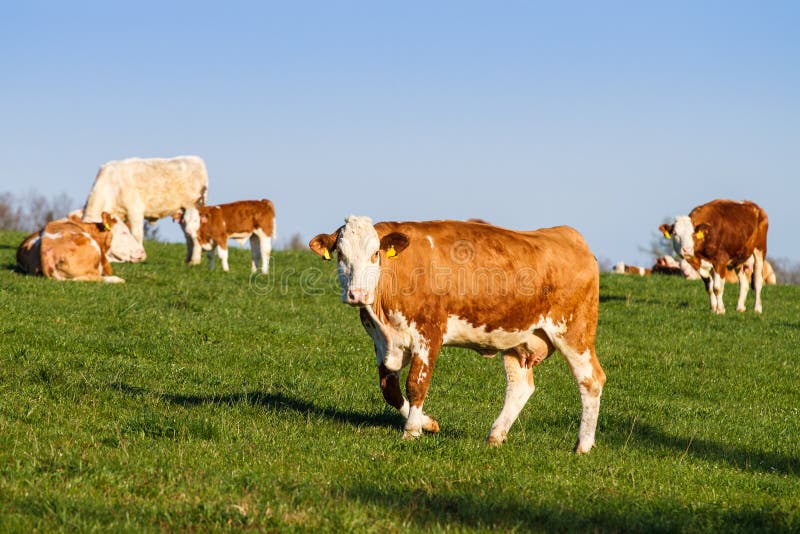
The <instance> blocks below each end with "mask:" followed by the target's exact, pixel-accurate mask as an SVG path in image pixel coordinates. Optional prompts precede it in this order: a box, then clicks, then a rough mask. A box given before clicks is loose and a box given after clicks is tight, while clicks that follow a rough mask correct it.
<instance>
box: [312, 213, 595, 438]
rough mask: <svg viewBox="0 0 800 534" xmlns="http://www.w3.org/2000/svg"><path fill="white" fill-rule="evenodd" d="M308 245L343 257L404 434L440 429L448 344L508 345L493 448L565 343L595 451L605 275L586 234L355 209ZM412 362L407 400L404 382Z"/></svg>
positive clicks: (490, 348)
mask: <svg viewBox="0 0 800 534" xmlns="http://www.w3.org/2000/svg"><path fill="white" fill-rule="evenodd" d="M309 247H310V248H311V250H313V251H314V252H316V253H317V254H318V255H320V256H321V257H323V258H325V259H331V258H332V257H333V256H334V255H335V256H336V258H337V263H338V272H339V282H340V284H341V289H342V301H343V302H345V303H346V304H349V305H351V306H355V307H358V308H359V312H360V315H361V323H362V324H363V326H364V328H365V330H366V331H367V333H368V334H369V335H370V337H371V338H372V341H373V343H374V345H375V354H376V357H377V363H378V374H379V377H380V387H381V390H382V392H383V397H384V399H385V400H386V402H387V403H388V404H389V405H391V406H393V407H394V408H396V409H397V410H398V411H399V412H400V413H401V414H402V415H403V417H405V419H406V423H405V430H404V433H403V437H404V439H414V438H417V437H418V436H419V435H420V434H421V433H422V431H423V430H424V431H427V432H438V431H439V424H438V423H437V422H436V420H435V419H434V418H433V417H431V416H430V415H429V414H427V413H425V412H423V409H422V406H423V402H424V401H425V396H426V395H427V392H428V386H429V384H430V380H431V375H432V374H433V370H434V366H435V364H436V359H437V356H438V355H439V349H440V348H441V347H442V346H443V345H452V346H458V347H465V348H469V349H473V350H475V351H477V352H478V353H480V354H482V355H484V356H493V355H495V354H496V353H497V352H498V351H500V352H502V353H503V364H504V366H505V371H506V378H507V388H506V400H505V404H504V406H503V409H502V411H501V412H500V415H499V416H498V418H497V419H496V420H495V422H494V424H493V425H492V429H491V431H490V433H489V436H488V438H487V440H488V442H489V444H491V445H499V444H500V443H502V442H503V441H505V440H506V436H507V434H508V431H509V428H510V427H511V425H512V424H513V423H514V421H515V420H516V419H517V416H518V415H519V413H520V411H521V410H522V408H523V407H524V406H525V403H526V402H527V401H528V398H529V397H530V396H531V394H532V393H533V391H534V384H533V369H532V367H533V366H534V365H538V364H539V363H541V362H542V361H543V360H544V359H545V358H547V357H548V356H549V355H550V354H551V353H552V352H553V351H555V350H556V349H558V350H559V351H560V352H561V353H562V355H563V356H564V358H565V359H566V361H567V364H568V365H569V367H570V369H571V371H572V374H573V376H574V377H575V380H576V381H577V383H578V389H579V391H580V395H581V403H582V405H583V413H582V416H581V421H580V428H579V430H578V442H577V444H576V446H575V451H576V452H578V453H586V452H589V450H590V449H591V448H592V447H593V445H594V442H595V429H596V426H597V417H598V413H599V410H600V395H601V392H602V390H603V385H604V384H605V381H606V376H605V373H604V372H603V369H602V368H601V367H600V363H599V361H598V360H597V355H596V353H595V333H596V329H597V312H598V303H599V274H598V267H597V261H596V260H595V257H594V255H593V254H592V252H591V251H590V250H589V247H588V246H587V245H586V242H585V241H584V240H583V238H582V237H581V235H580V234H579V233H578V232H577V231H575V230H574V229H572V228H569V227H566V226H560V227H556V228H546V229H541V230H536V231H531V232H516V231H512V230H507V229H504V228H499V227H496V226H492V225H489V224H485V223H471V222H461V221H433V222H382V223H378V224H376V225H373V224H372V221H371V220H370V219H369V218H368V217H356V216H350V217H348V218H347V219H346V220H345V225H344V226H342V227H340V228H339V229H337V230H336V231H334V232H333V233H332V234H320V235H318V236H316V237H315V238H314V239H312V240H311V242H310V243H309ZM407 365H410V369H409V372H408V377H407V380H406V393H407V395H408V400H406V399H405V398H404V397H403V394H402V392H401V390H400V382H399V380H400V377H399V371H400V369H401V368H403V367H405V366H407Z"/></svg>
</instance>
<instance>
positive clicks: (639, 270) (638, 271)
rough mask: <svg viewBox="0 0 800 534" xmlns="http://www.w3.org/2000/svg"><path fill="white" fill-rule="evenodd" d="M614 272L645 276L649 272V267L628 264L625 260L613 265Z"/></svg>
mask: <svg viewBox="0 0 800 534" xmlns="http://www.w3.org/2000/svg"><path fill="white" fill-rule="evenodd" d="M614 272H615V273H617V274H632V275H635V276H647V275H648V274H650V269H646V268H644V267H637V266H636V265H628V264H626V263H625V262H622V261H621V262H619V263H617V264H616V265H614Z"/></svg>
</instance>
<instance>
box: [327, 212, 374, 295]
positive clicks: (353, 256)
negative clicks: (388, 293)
mask: <svg viewBox="0 0 800 534" xmlns="http://www.w3.org/2000/svg"><path fill="white" fill-rule="evenodd" d="M379 249H380V239H379V238H378V232H377V231H376V230H375V227H374V226H372V219H370V218H369V217H357V216H355V215H350V216H349V217H347V219H345V225H344V226H343V227H342V229H341V231H340V232H339V241H338V245H337V252H338V254H337V255H338V272H339V283H340V284H341V287H342V301H343V302H345V303H346V304H352V305H360V306H364V305H370V304H372V303H373V302H374V301H375V290H376V288H377V287H378V280H379V278H380V273H381V266H380V261H374V262H373V259H375V258H376V254H377V253H378V250H379Z"/></svg>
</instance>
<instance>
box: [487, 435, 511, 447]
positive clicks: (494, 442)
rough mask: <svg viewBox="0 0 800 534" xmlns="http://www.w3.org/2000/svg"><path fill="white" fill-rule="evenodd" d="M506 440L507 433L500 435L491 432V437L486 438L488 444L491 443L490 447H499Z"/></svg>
mask: <svg viewBox="0 0 800 534" xmlns="http://www.w3.org/2000/svg"><path fill="white" fill-rule="evenodd" d="M505 441H506V436H505V435H500V436H498V435H495V434H489V437H487V438H486V444H487V445H489V446H490V447H499V446H500V445H502V444H503V443H505Z"/></svg>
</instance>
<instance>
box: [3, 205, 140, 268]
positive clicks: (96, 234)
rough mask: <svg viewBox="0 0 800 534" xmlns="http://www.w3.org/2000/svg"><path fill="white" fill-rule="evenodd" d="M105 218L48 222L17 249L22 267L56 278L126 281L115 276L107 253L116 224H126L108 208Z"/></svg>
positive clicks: (19, 263)
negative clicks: (96, 220)
mask: <svg viewBox="0 0 800 534" xmlns="http://www.w3.org/2000/svg"><path fill="white" fill-rule="evenodd" d="M101 220H102V222H99V223H85V222H81V221H79V220H77V219H60V220H58V221H52V222H49V223H47V225H46V226H45V227H44V229H43V230H42V231H41V232H36V233H33V234H31V235H29V236H28V237H26V238H25V240H24V241H23V242H22V244H21V245H20V246H19V248H18V249H17V267H18V269H19V270H20V271H22V272H24V273H28V274H36V275H43V276H46V277H47V278H52V279H54V280H75V281H91V282H99V281H102V282H124V280H123V279H122V278H119V277H118V276H113V272H112V269H111V264H110V263H109V261H108V258H107V257H106V254H107V252H108V250H109V249H110V248H111V243H112V240H113V239H114V228H115V227H117V226H123V227H124V226H125V225H124V224H122V223H119V222H118V221H117V220H116V219H114V218H113V217H111V216H110V215H109V214H108V213H107V212H103V213H101ZM131 238H132V236H131Z"/></svg>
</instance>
